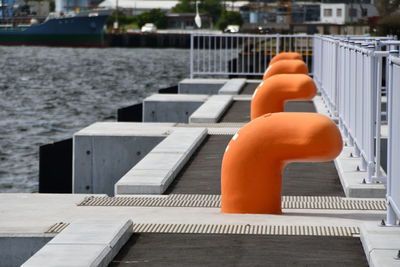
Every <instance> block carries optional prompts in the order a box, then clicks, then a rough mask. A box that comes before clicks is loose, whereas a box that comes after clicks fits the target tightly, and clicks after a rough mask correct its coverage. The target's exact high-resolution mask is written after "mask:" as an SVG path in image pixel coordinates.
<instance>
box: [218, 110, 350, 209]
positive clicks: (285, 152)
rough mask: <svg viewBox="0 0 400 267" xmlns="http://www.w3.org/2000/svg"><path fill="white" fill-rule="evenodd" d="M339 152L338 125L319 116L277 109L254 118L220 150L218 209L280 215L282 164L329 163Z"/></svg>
mask: <svg viewBox="0 0 400 267" xmlns="http://www.w3.org/2000/svg"><path fill="white" fill-rule="evenodd" d="M341 150H342V138H341V135H340V132H339V130H338V128H337V127H336V125H335V124H334V123H333V122H332V121H331V120H330V119H329V118H327V117H325V116H323V115H321V114H317V113H283V112H282V113H272V114H266V115H263V116H261V117H258V118H257V119H255V120H253V121H251V122H250V123H248V124H246V125H245V126H244V127H243V128H241V129H240V130H239V131H238V132H237V133H236V134H235V136H234V137H233V138H232V140H231V141H230V142H229V144H228V146H227V148H226V150H225V154H224V157H223V160H222V172H221V189H222V203H221V204H222V209H221V211H222V212H224V213H263V214H281V213H282V210H281V193H282V170H283V168H284V167H285V165H286V164H287V163H289V162H294V161H300V162H301V161H329V160H332V159H334V158H335V157H336V156H338V155H339V153H340V151H341ZM321 179H324V177H323V176H321Z"/></svg>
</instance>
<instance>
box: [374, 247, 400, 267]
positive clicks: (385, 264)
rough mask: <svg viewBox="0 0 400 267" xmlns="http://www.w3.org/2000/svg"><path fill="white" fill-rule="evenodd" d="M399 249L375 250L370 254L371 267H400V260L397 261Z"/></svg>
mask: <svg viewBox="0 0 400 267" xmlns="http://www.w3.org/2000/svg"><path fill="white" fill-rule="evenodd" d="M398 253H399V250H398V249H392V250H391V249H385V250H374V251H372V252H371V254H370V261H369V266H370V267H398V266H400V259H397V258H396V257H397V254H398Z"/></svg>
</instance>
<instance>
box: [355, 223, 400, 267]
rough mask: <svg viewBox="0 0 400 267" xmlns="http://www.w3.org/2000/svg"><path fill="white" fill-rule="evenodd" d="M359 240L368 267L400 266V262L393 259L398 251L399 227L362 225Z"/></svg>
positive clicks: (372, 224)
mask: <svg viewBox="0 0 400 267" xmlns="http://www.w3.org/2000/svg"><path fill="white" fill-rule="evenodd" d="M360 238H361V241H362V244H363V248H364V252H365V254H366V256H367V260H368V262H369V264H370V266H376V267H378V266H379V267H381V266H382V267H383V266H388V267H389V266H400V260H399V259H397V260H396V259H395V258H396V257H397V254H398V252H399V250H400V227H398V226H397V227H385V226H381V225H379V222H366V223H362V224H361V227H360Z"/></svg>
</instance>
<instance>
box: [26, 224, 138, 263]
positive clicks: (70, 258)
mask: <svg viewBox="0 0 400 267" xmlns="http://www.w3.org/2000/svg"><path fill="white" fill-rule="evenodd" d="M132 226H133V223H132V221H131V220H77V221H75V222H73V223H71V224H70V225H69V226H68V227H67V228H66V229H64V230H63V231H62V232H61V233H60V234H58V235H57V236H56V237H55V238H54V239H53V240H51V241H50V242H49V243H48V244H47V245H45V246H44V247H43V248H42V249H40V250H39V251H38V252H37V253H36V254H35V255H33V256H32V257H31V258H30V259H29V260H28V261H27V262H25V263H24V264H23V265H22V266H24V267H36V266H43V267H46V266H108V264H109V263H110V262H111V260H112V259H113V258H114V257H115V255H116V254H117V253H118V251H119V250H120V249H121V247H122V246H123V245H124V244H125V243H126V241H127V240H128V239H129V237H130V236H131V234H132Z"/></svg>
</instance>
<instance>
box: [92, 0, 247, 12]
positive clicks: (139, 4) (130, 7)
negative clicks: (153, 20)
mask: <svg viewBox="0 0 400 267" xmlns="http://www.w3.org/2000/svg"><path fill="white" fill-rule="evenodd" d="M178 3H179V1H178V0H118V7H119V8H120V9H123V10H125V13H127V14H130V15H133V16H135V15H138V14H140V13H143V12H145V11H149V10H151V9H155V8H158V9H161V10H162V11H165V12H169V11H170V10H171V9H172V8H173V7H174V6H176V4H178ZM248 3H249V2H248V1H233V2H228V1H226V2H224V5H225V8H226V9H228V10H236V11H239V8H240V7H241V6H243V5H246V4H248ZM116 4H117V3H116V0H104V1H103V2H101V3H100V4H99V7H105V8H113V9H114V8H116Z"/></svg>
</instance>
